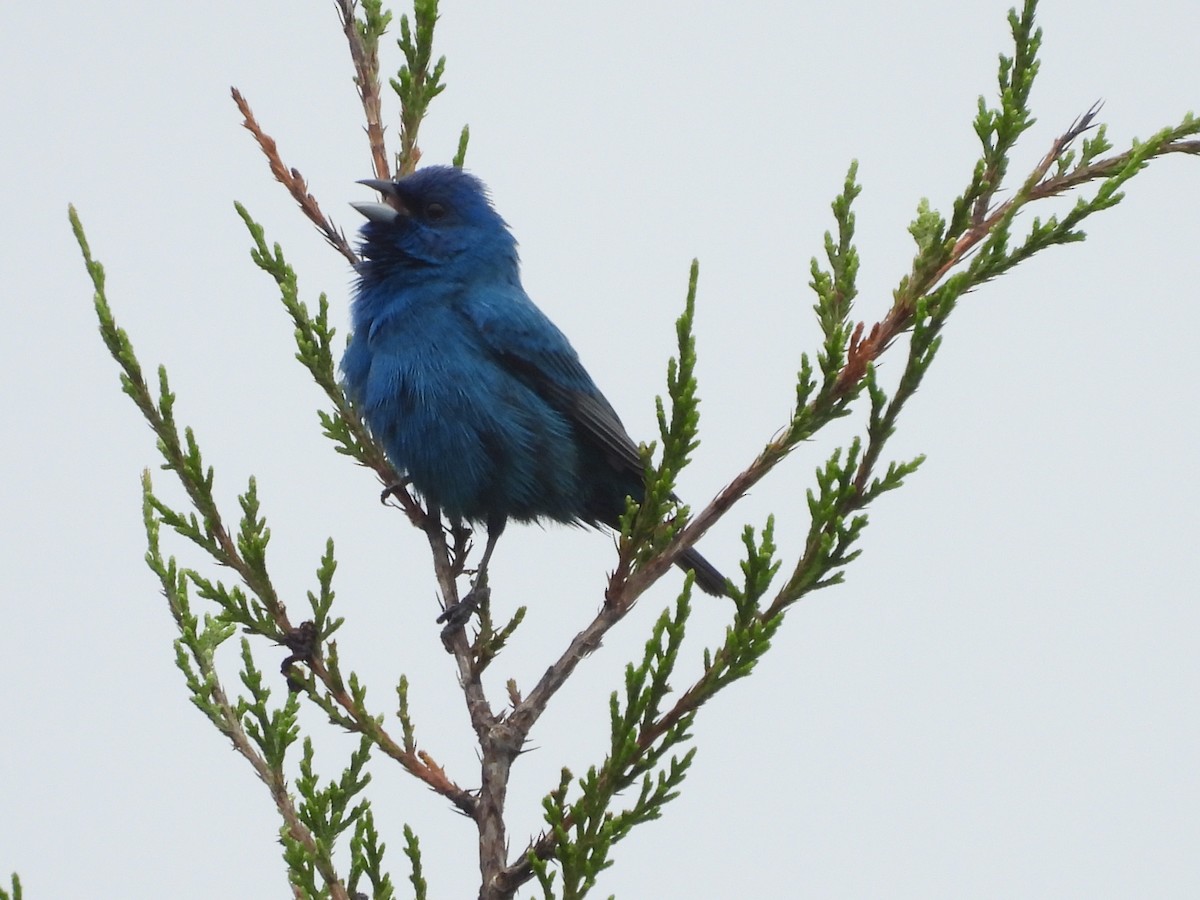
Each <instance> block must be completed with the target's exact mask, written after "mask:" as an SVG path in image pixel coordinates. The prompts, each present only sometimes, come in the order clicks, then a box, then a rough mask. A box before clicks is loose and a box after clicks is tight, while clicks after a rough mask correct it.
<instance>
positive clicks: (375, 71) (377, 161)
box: [335, 0, 392, 181]
mask: <svg viewBox="0 0 1200 900" xmlns="http://www.w3.org/2000/svg"><path fill="white" fill-rule="evenodd" d="M335 2H336V5H337V10H338V18H339V19H340V20H341V22H342V32H343V33H344V34H345V35H346V43H347V44H348V45H349V47H350V59H351V60H352V61H353V62H354V86H355V87H356V88H357V89H358V99H359V100H360V101H362V107H363V113H364V115H365V116H366V119H367V125H366V132H367V143H368V144H369V145H370V147H371V163H372V165H374V167H375V177H376V178H382V179H384V180H385V181H390V180H391V177H392V176H391V174H390V172H391V169H390V167H389V165H388V157H387V147H386V146H385V145H384V141H383V131H384V129H383V123H382V112H381V108H382V107H381V102H380V96H379V46H378V43H377V41H376V40H374V39H373V40H371V41H370V42H369V43H364V42H363V34H362V32H361V31H360V30H359V27H358V19H357V18H356V17H355V11H356V7H357V5H358V4H357V3H356V2H355V0H335Z"/></svg>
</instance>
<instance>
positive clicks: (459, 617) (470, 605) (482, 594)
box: [437, 577, 492, 634]
mask: <svg viewBox="0 0 1200 900" xmlns="http://www.w3.org/2000/svg"><path fill="white" fill-rule="evenodd" d="M491 596H492V590H491V588H489V587H488V585H487V578H486V577H485V578H483V579H482V580H481V581H480V582H479V583H477V584H476V586H475V587H473V588H471V591H470V593H468V594H467V596H465V597H463V598H462V599H461V600H459V601H458V602H457V603H455V604H454V605H453V606H447V607H446V608H445V609H444V610H442V614H441V615H440V616H438V617H437V620H438V624H439V625H442V624H444V625H445V626H446V627H445V629H444V630H443V632H442V633H443V634H448V633H453V632H455V631H458V630H459V629H460V628H462V627H463V626H464V625H466V624H467V622H469V621H471V616H473V615H475V613H476V612H477V611H478V610H479V607H480V605H481V604H484V603H487V601H488V600H489V599H491Z"/></svg>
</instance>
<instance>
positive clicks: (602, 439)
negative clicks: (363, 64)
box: [342, 166, 725, 593]
mask: <svg viewBox="0 0 1200 900" xmlns="http://www.w3.org/2000/svg"><path fill="white" fill-rule="evenodd" d="M364 183H365V184H369V185H370V186H371V187H374V188H376V189H377V190H379V191H380V192H381V193H382V194H384V195H385V197H386V198H387V200H388V205H383V204H378V203H360V204H355V207H356V208H357V209H358V210H359V211H360V212H361V213H363V215H365V216H366V217H367V220H368V221H367V223H366V224H365V225H364V226H363V228H362V241H361V247H360V251H361V254H362V257H363V261H362V262H361V263H360V264H359V265H358V283H357V286H356V291H355V295H354V300H353V303H352V305H351V320H352V338H351V341H350V346H349V347H348V348H347V350H346V354H345V356H344V357H343V358H342V372H343V375H344V377H345V385H346V390H347V393H348V394H349V395H350V398H351V399H352V400H353V401H354V403H355V404H356V405H357V406H358V408H359V410H360V412H361V413H362V415H363V418H364V419H365V420H366V422H367V425H368V426H369V427H370V429H371V431H372V433H373V434H374V435H375V437H376V438H377V439H378V440H379V441H380V443H382V444H383V446H384V449H385V450H386V451H387V454H388V457H389V458H390V459H391V461H392V464H393V465H394V466H395V467H396V468H397V469H398V470H400V471H401V472H403V473H405V474H406V475H407V477H408V478H409V479H410V480H411V482H412V484H413V486H414V487H415V488H416V489H417V490H418V491H419V492H420V493H421V494H422V495H423V496H424V497H425V498H426V499H428V500H430V501H432V502H434V503H436V504H437V505H438V506H439V507H440V508H441V509H442V511H443V512H445V513H446V514H447V515H448V516H450V517H451V518H454V519H458V520H463V521H469V522H476V523H482V524H485V525H486V526H487V529H488V548H487V550H486V551H485V554H484V562H483V566H486V561H487V559H488V557H489V556H490V554H491V550H492V548H493V546H494V544H495V540H496V538H498V537H499V535H500V532H501V531H503V529H504V526H505V524H506V522H507V521H508V520H509V519H515V520H517V521H521V522H528V521H533V520H536V519H552V520H555V521H558V522H582V523H586V524H588V525H600V524H604V525H609V526H614V525H616V523H617V520H618V518H619V516H620V515H621V513H622V512H623V511H624V508H625V497H626V496H633V497H635V498H638V497H640V496H641V493H642V467H641V462H640V460H639V458H638V453H637V448H636V446H635V445H634V443H633V441H632V439H631V438H630V437H629V435H628V434H627V433H626V431H625V428H624V426H623V425H622V424H621V420H620V419H619V418H618V417H617V414H616V412H615V411H614V410H613V408H612V406H611V405H609V403H608V401H607V400H606V399H605V398H604V395H603V394H601V393H600V390H599V388H597V387H596V385H595V382H593V381H592V379H591V376H589V375H588V373H587V371H586V370H585V369H584V368H583V365H582V364H581V363H580V361H579V357H578V355H577V354H576V353H575V349H574V348H573V347H572V346H571V344H570V342H569V341H568V340H567V338H566V337H565V336H564V335H563V333H562V332H561V331H559V330H558V328H557V327H555V325H554V323H552V322H551V321H550V320H549V319H548V318H547V317H546V315H545V314H544V313H543V312H542V311H541V310H540V309H538V308H537V307H536V306H535V305H534V304H533V301H532V300H530V299H529V296H528V295H527V294H526V293H525V290H524V289H523V288H522V287H521V280H520V267H519V262H518V258H517V243H516V240H515V239H514V238H513V236H512V233H511V232H510V231H509V229H508V226H507V224H506V223H505V222H504V220H503V219H502V218H500V216H499V214H498V213H497V212H496V211H495V209H494V208H493V207H492V204H491V202H490V201H489V199H488V197H487V193H486V190H485V188H484V186H483V184H482V183H481V182H480V181H479V180H478V179H476V178H474V177H473V176H471V175H469V174H467V173H465V172H463V171H462V170H460V169H455V168H451V167H445V166H429V167H426V168H424V169H421V170H420V171H418V172H415V173H414V174H412V175H408V176H406V177H404V178H401V179H399V180H398V181H395V182H391V181H367V182H364ZM679 563H680V566H681V567H683V568H685V569H694V570H695V572H696V583H697V584H698V585H699V586H700V587H701V588H703V589H704V590H706V591H708V592H710V593H724V592H725V580H724V578H723V577H722V576H721V574H720V573H719V572H717V570H716V569H715V568H713V566H712V565H711V564H709V563H708V562H707V560H705V559H704V558H703V557H702V556H700V555H699V554H698V553H696V552H695V551H693V550H689V551H688V552H687V553H686V554H684V555H682V556H681V557H680V560H679Z"/></svg>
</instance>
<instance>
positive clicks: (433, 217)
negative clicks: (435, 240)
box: [425, 202, 446, 222]
mask: <svg viewBox="0 0 1200 900" xmlns="http://www.w3.org/2000/svg"><path fill="white" fill-rule="evenodd" d="M425 216H426V217H427V218H428V219H429V220H430V221H431V222H436V221H438V220H439V219H444V218H446V207H445V206H443V205H442V204H440V203H436V202H435V203H429V204H426V206H425Z"/></svg>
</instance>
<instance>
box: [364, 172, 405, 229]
mask: <svg viewBox="0 0 1200 900" xmlns="http://www.w3.org/2000/svg"><path fill="white" fill-rule="evenodd" d="M358 184H365V185H366V186H367V187H369V188H374V189H375V190H377V191H379V193H381V194H383V196H384V197H385V198H387V199H388V200H389V201H390V203H351V204H350V205H351V206H353V207H354V208H355V209H356V210H358V211H359V212H360V213H362V214H363V215H364V216H366V218H367V220H368V221H370V222H378V223H379V224H380V225H391V224H392V223H393V222H395V221H396V220H397V219H398V218H400V216H404V215H408V210H406V209H405V208H404V204H403V203H402V202H401V200H400V194H399V193H398V192H397V190H396V183H395V182H394V181H384V180H383V179H381V178H364V179H362V180H361V181H359V182H358Z"/></svg>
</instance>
